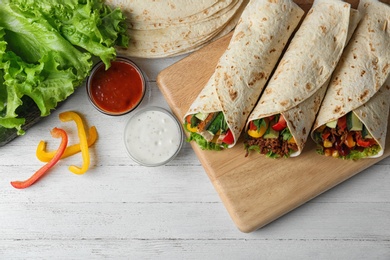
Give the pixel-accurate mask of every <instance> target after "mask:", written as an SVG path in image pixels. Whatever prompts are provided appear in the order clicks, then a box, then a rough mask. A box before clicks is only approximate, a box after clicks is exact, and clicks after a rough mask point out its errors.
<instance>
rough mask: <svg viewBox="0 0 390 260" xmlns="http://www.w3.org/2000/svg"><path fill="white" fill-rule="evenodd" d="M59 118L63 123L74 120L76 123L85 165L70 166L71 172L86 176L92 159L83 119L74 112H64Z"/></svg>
mask: <svg viewBox="0 0 390 260" xmlns="http://www.w3.org/2000/svg"><path fill="white" fill-rule="evenodd" d="M59 117H60V120H61V121H62V122H67V121H71V120H73V121H75V123H76V126H77V131H78V136H79V139H80V150H81V154H82V158H83V164H82V166H81V167H78V166H75V165H71V166H69V170H70V171H71V172H73V173H74V174H84V173H85V172H86V171H87V170H88V168H89V163H90V158H89V151H88V142H87V135H86V134H85V129H84V124H83V121H82V119H81V117H80V116H79V115H78V114H77V113H76V112H73V111H67V112H62V113H61V114H60V115H59Z"/></svg>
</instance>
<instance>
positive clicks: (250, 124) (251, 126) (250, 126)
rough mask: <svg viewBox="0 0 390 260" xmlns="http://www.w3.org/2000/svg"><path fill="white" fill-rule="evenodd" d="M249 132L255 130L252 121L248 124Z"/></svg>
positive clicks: (255, 127)
mask: <svg viewBox="0 0 390 260" xmlns="http://www.w3.org/2000/svg"><path fill="white" fill-rule="evenodd" d="M249 130H257V126H256V125H255V123H253V120H252V121H250V123H249Z"/></svg>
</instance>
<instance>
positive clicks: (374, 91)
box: [311, 0, 390, 157]
mask: <svg viewBox="0 0 390 260" xmlns="http://www.w3.org/2000/svg"><path fill="white" fill-rule="evenodd" d="M358 10H359V11H360V12H361V13H362V15H363V18H362V21H361V22H360V24H359V26H358V28H357V29H356V32H355V33H354V35H353V37H352V39H351V41H350V44H349V45H348V46H347V48H346V50H345V52H344V53H343V56H342V58H341V60H340V63H339V64H338V66H337V68H336V70H335V73H334V75H333V76H332V80H331V83H330V85H329V87H328V90H327V92H326V95H325V97H324V100H323V103H322V104H321V108H320V111H319V113H318V116H317V119H316V121H315V124H314V126H313V130H312V133H311V136H312V138H313V140H315V141H316V138H315V137H314V133H315V131H317V130H318V129H319V128H320V127H321V126H323V125H325V124H327V123H328V122H331V121H334V120H337V119H339V118H341V117H343V116H344V115H346V114H348V113H349V112H351V111H352V112H353V113H354V114H355V115H356V116H357V117H358V118H359V119H360V121H362V122H363V124H364V125H365V126H366V127H367V129H368V131H369V133H370V134H371V136H372V137H373V138H374V139H375V140H376V141H377V143H378V144H379V146H380V150H379V151H378V153H377V154H375V155H374V154H372V155H369V156H367V157H379V156H381V155H382V154H383V150H384V148H385V138H386V131H387V124H388V114H389V106H390V104H389V100H390V96H389V95H390V94H389V88H390V87H389V85H390V82H389V81H390V80H389V79H388V80H387V82H386V79H387V78H388V77H389V74H390V24H389V23H390V6H389V5H387V4H384V3H381V2H379V1H376V0H360V3H359V7H358ZM317 141H318V140H317Z"/></svg>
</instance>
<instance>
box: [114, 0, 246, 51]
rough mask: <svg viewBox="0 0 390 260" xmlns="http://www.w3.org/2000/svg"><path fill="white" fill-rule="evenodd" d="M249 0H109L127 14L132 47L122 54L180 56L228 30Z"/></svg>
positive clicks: (119, 49)
mask: <svg viewBox="0 0 390 260" xmlns="http://www.w3.org/2000/svg"><path fill="white" fill-rule="evenodd" d="M248 2H249V0H225V1H224V0H203V1H196V0H175V1H170V0H168V1H164V0H145V1H143V0H130V1H124V0H108V1H107V4H108V5H109V6H111V7H113V8H114V7H120V8H121V10H122V11H123V12H124V14H125V15H126V18H127V19H126V21H127V24H128V34H129V36H130V41H129V46H128V48H126V49H123V48H117V52H118V54H120V55H124V56H129V57H142V58H162V57H171V56H177V55H179V54H184V53H188V52H191V51H194V50H197V49H199V48H200V47H202V46H204V45H205V44H206V43H209V42H210V41H213V40H216V39H218V38H220V37H222V36H224V35H226V34H227V33H229V32H230V31H231V30H232V29H233V28H234V27H235V26H236V24H237V22H238V19H239V17H240V16H241V14H242V12H243V10H244V8H245V6H246V5H247V4H248Z"/></svg>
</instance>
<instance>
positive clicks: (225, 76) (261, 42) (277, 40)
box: [183, 0, 304, 148]
mask: <svg viewBox="0 0 390 260" xmlns="http://www.w3.org/2000/svg"><path fill="white" fill-rule="evenodd" d="M303 15H304V11H303V10H302V9H301V8H300V7H299V6H298V5H296V4H295V3H294V2H293V1H292V0H279V1H269V0H252V1H251V2H249V4H248V5H247V7H246V8H245V10H244V12H243V14H242V16H241V19H240V21H239V23H238V24H237V27H236V29H235V30H234V34H233V36H232V39H231V41H230V43H229V46H228V48H227V50H226V51H225V52H224V53H223V55H222V56H221V58H220V59H219V61H218V64H217V66H216V68H215V71H214V73H213V75H212V76H211V78H210V79H209V81H208V82H207V84H206V85H205V87H204V88H203V89H202V91H201V92H200V93H199V95H198V97H197V98H196V100H195V101H194V102H193V103H192V105H191V107H190V108H189V110H188V111H187V113H186V114H185V116H184V118H186V117H187V116H188V115H193V114H197V113H199V112H200V113H206V114H209V113H214V112H220V111H222V112H223V114H224V118H225V120H226V123H227V125H228V127H229V129H230V130H231V131H232V133H233V137H234V143H233V144H231V145H229V148H230V147H232V146H234V145H235V144H236V142H237V139H238V137H239V136H240V134H241V131H242V129H243V128H244V126H245V122H246V119H247V117H248V115H249V113H250V111H251V110H252V109H253V107H254V105H255V104H256V102H257V100H258V98H259V96H260V94H261V92H262V90H263V88H264V86H265V84H266V82H267V80H268V79H269V77H270V74H271V73H272V70H273V69H274V67H275V66H276V63H277V61H278V60H279V57H280V56H281V54H282V52H283V49H284V47H285V46H286V44H287V42H288V40H289V37H290V36H291V34H292V33H293V31H294V29H295V28H296V27H297V26H298V24H299V22H300V20H301V18H302V17H303ZM184 118H183V121H184ZM200 134H201V135H202V136H204V138H205V139H206V140H207V141H211V140H209V139H208V138H207V136H206V135H203V133H200ZM210 139H211V138H210Z"/></svg>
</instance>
